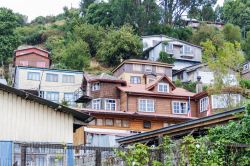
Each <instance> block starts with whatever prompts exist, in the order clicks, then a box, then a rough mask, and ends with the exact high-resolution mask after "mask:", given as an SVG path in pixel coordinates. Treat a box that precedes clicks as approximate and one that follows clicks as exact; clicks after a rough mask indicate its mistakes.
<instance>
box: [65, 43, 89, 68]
mask: <svg viewBox="0 0 250 166" xmlns="http://www.w3.org/2000/svg"><path fill="white" fill-rule="evenodd" d="M61 62H62V63H63V64H64V65H65V66H66V67H67V68H69V69H76V70H83V69H84V68H87V67H88V66H89V63H90V53H89V48H88V44H87V43H86V42H84V41H81V40H78V41H70V42H69V43H68V44H67V45H66V47H65V50H64V52H63V55H62V60H61Z"/></svg>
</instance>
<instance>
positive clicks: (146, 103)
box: [139, 99, 154, 112]
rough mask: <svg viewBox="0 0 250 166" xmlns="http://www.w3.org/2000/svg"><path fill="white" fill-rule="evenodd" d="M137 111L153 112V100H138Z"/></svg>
mask: <svg viewBox="0 0 250 166" xmlns="http://www.w3.org/2000/svg"><path fill="white" fill-rule="evenodd" d="M139 111H140V112H154V100H151V99H139Z"/></svg>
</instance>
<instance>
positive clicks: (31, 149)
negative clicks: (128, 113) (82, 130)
mask: <svg viewBox="0 0 250 166" xmlns="http://www.w3.org/2000/svg"><path fill="white" fill-rule="evenodd" d="M208 146H210V145H208ZM208 148H210V147H208ZM249 148H250V145H240V144H234V145H228V146H227V148H226V151H225V158H224V163H225V165H232V164H233V165H235V163H237V162H238V159H239V158H237V156H240V155H242V154H244V155H246V154H249ZM115 151H128V149H126V148H108V147H88V146H72V145H59V144H24V143H14V149H13V162H12V164H9V162H10V161H7V160H6V161H2V162H1V163H2V164H1V166H2V165H3V166H7V165H8V166H10V165H15V166H73V165H74V166H126V165H127V163H126V162H125V161H123V160H122V159H121V158H119V157H117V156H116V153H115ZM232 153H233V155H234V156H236V157H235V158H234V159H233V160H232V159H229V158H228V154H232ZM249 155H250V154H249ZM149 156H150V159H149V162H148V165H152V162H153V161H159V162H161V163H164V162H166V161H167V160H168V161H170V163H171V165H173V166H177V165H181V164H180V160H181V154H180V147H178V146H175V147H172V148H171V152H168V153H166V152H165V154H164V153H163V150H161V149H156V148H153V149H152V148H151V150H149ZM203 157H204V156H203V155H202V154H201V155H200V156H199V159H200V160H201V161H202V158H203ZM248 157H249V162H250V156H248ZM0 159H1V158H0ZM187 164H188V163H187Z"/></svg>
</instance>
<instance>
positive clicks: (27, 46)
mask: <svg viewBox="0 0 250 166" xmlns="http://www.w3.org/2000/svg"><path fill="white" fill-rule="evenodd" d="M32 48H34V49H37V50H40V51H43V52H46V53H48V54H50V52H49V51H47V50H44V49H42V48H39V47H36V46H29V45H21V46H19V47H18V48H17V49H16V50H15V51H14V52H16V51H22V50H28V49H32Z"/></svg>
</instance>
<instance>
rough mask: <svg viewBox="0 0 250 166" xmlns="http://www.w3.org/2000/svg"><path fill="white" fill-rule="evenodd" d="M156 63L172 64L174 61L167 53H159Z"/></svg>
mask: <svg viewBox="0 0 250 166" xmlns="http://www.w3.org/2000/svg"><path fill="white" fill-rule="evenodd" d="M158 61H159V62H163V63H169V64H173V63H174V61H175V59H174V57H173V56H172V55H169V54H168V53H166V52H164V51H161V52H160V57H159V59H158Z"/></svg>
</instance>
